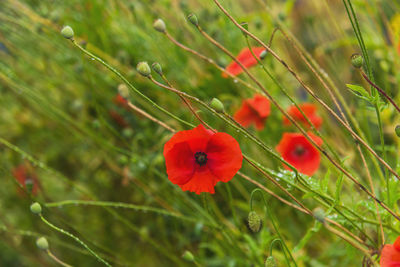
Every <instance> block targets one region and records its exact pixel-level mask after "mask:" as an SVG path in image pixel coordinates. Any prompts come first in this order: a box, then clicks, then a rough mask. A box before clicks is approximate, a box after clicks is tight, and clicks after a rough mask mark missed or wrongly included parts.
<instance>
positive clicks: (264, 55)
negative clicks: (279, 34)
mask: <svg viewBox="0 0 400 267" xmlns="http://www.w3.org/2000/svg"><path fill="white" fill-rule="evenodd" d="M267 54H268V51H267V49H265V50H264V51H262V52H261V54H260V59H264V58H265V57H266V56H267Z"/></svg>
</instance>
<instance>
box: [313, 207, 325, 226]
mask: <svg viewBox="0 0 400 267" xmlns="http://www.w3.org/2000/svg"><path fill="white" fill-rule="evenodd" d="M313 215H314V217H315V219H316V220H317V221H319V222H320V223H324V222H325V212H324V210H323V209H321V208H315V209H314V210H313Z"/></svg>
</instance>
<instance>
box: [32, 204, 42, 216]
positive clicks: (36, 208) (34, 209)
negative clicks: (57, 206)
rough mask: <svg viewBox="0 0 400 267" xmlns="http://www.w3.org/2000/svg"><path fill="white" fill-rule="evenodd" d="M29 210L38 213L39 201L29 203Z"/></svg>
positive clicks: (40, 207) (40, 208)
mask: <svg viewBox="0 0 400 267" xmlns="http://www.w3.org/2000/svg"><path fill="white" fill-rule="evenodd" d="M31 211H32V212H33V213H35V214H40V213H41V212H42V206H40V204H39V203H37V202H35V203H33V204H32V205H31Z"/></svg>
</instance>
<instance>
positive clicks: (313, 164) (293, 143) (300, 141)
mask: <svg viewBox="0 0 400 267" xmlns="http://www.w3.org/2000/svg"><path fill="white" fill-rule="evenodd" d="M308 135H309V136H310V137H311V138H312V139H313V140H314V142H316V143H317V145H318V146H320V145H322V140H321V138H319V137H318V136H315V135H314V134H312V133H308ZM276 150H277V151H278V152H279V153H280V154H281V156H282V158H283V159H284V160H286V161H287V162H289V163H290V164H291V165H293V167H295V168H296V169H297V170H298V171H299V172H301V173H304V174H306V175H313V174H314V173H315V172H316V171H317V170H318V168H319V163H320V161H321V158H320V154H319V151H318V149H317V148H315V147H314V146H313V145H312V144H311V143H310V142H309V141H308V140H307V138H306V137H305V136H304V135H302V134H301V133H284V134H283V136H282V139H281V141H280V142H279V144H278V145H277V146H276ZM284 167H285V169H288V170H290V168H289V167H288V166H286V165H284Z"/></svg>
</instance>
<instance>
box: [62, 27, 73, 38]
mask: <svg viewBox="0 0 400 267" xmlns="http://www.w3.org/2000/svg"><path fill="white" fill-rule="evenodd" d="M61 35H62V36H64V38H66V39H72V38H74V30H72V28H71V27H70V26H65V27H64V28H62V30H61Z"/></svg>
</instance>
